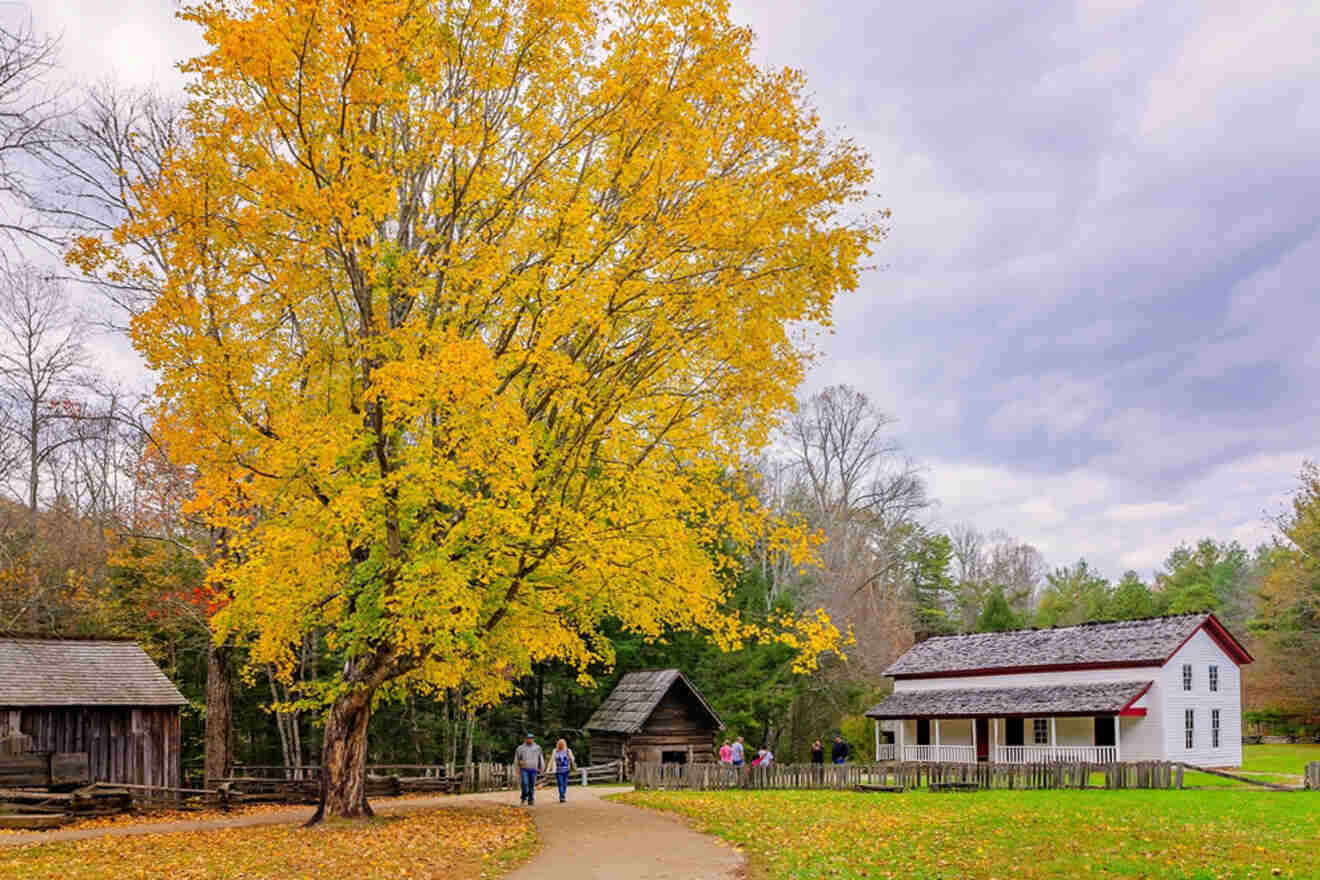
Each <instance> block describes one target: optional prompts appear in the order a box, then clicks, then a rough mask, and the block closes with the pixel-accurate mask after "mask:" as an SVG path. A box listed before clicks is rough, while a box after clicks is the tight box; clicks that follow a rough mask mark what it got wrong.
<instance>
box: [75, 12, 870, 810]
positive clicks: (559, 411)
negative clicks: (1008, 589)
mask: <svg viewBox="0 0 1320 880" xmlns="http://www.w3.org/2000/svg"><path fill="white" fill-rule="evenodd" d="M184 17H185V18H188V19H190V20H192V21H194V22H196V23H197V24H198V25H200V26H201V27H202V28H203V30H204V32H205V36H206V39H207V41H208V43H209V46H210V50H209V52H208V53H207V54H205V55H203V56H201V57H199V58H197V59H195V60H193V61H192V62H190V63H189V64H188V65H187V69H188V70H190V71H191V72H192V73H193V74H194V76H195V79H194V84H193V86H192V89H191V102H190V104H189V106H188V109H187V111H186V113H185V118H184V122H185V125H186V130H187V137H186V139H185V140H184V142H183V143H184V144H185V145H184V146H181V147H180V148H179V149H178V150H177V151H176V152H175V153H174V154H173V155H171V156H170V157H169V161H168V163H167V164H166V167H165V168H164V169H163V170H162V172H161V173H160V175H159V177H158V179H156V180H154V181H153V182H151V183H150V184H143V185H142V187H141V191H140V193H139V194H138V196H139V199H140V203H141V210H140V211H139V212H138V213H137V214H136V215H135V216H134V217H133V218H131V219H130V220H129V221H128V222H127V223H126V224H125V225H124V227H123V228H121V229H120V230H119V231H118V232H117V234H116V235H115V236H114V238H113V239H109V240H102V241H95V240H90V239H89V240H85V241H83V242H81V243H80V245H79V246H78V248H77V249H76V250H75V251H74V252H73V254H72V255H71V259H73V260H74V261H76V262H79V263H81V264H82V265H83V266H84V268H88V269H92V268H95V269H96V270H97V271H100V272H110V273H111V274H112V275H114V274H118V275H119V276H120V277H121V278H122V279H123V280H124V281H125V283H131V284H135V285H138V286H140V287H143V288H146V289H150V290H152V291H153V295H152V302H151V303H150V305H149V307H148V308H146V309H145V311H144V312H143V313H142V314H141V315H140V316H138V317H137V318H136V320H135V322H134V325H133V336H134V340H135V344H136V345H137V347H138V349H139V350H140V351H141V352H142V353H143V355H144V356H145V357H146V358H147V360H148V361H149V363H150V365H151V366H152V367H153V368H154V369H155V370H156V371H157V375H158V377H159V387H158V404H157V418H158V420H159V425H160V427H159V431H158V435H159V436H160V437H161V438H163V442H165V443H166V444H167V445H168V447H169V448H170V450H171V453H172V454H173V455H175V456H177V457H178V459H179V460H180V462H182V463H185V464H187V465H188V466H190V467H192V468H194V469H195V471H196V473H197V474H198V475H199V477H198V482H197V487H196V498H195V500H194V501H193V503H192V504H193V508H194V509H195V510H196V511H198V512H199V513H200V514H202V515H204V516H205V517H206V518H207V520H208V521H209V522H210V523H211V524H212V525H213V526H215V527H216V528H218V529H221V530H223V533H224V534H226V535H228V536H230V538H229V541H228V543H227V545H226V547H225V548H224V553H223V555H222V558H221V560H220V561H219V562H217V563H215V564H214V565H213V568H212V571H211V578H212V580H213V582H214V584H215V586H216V588H217V589H218V590H220V591H221V592H222V593H223V594H224V595H226V596H227V597H228V600H227V605H226V607H225V608H224V610H222V611H221V612H220V613H219V615H218V617H217V621H216V623H217V627H218V629H219V632H220V634H221V636H224V635H226V634H228V635H230V636H233V635H239V636H242V637H245V638H248V639H250V640H251V642H252V650H253V651H254V652H255V657H256V658H257V659H259V660H260V661H261V662H272V663H275V664H277V665H279V664H282V663H283V664H287V663H289V662H290V658H291V656H292V654H291V646H295V645H297V644H298V643H299V642H300V640H301V639H302V637H303V635H304V634H306V633H308V632H324V633H327V638H328V641H329V644H330V647H331V648H332V650H333V651H335V652H336V656H338V657H340V658H342V661H343V665H342V671H341V674H339V675H338V676H337V677H336V679H335V680H333V681H328V682H325V683H324V690H323V692H322V693H321V694H320V696H321V697H322V698H323V699H324V700H325V704H326V705H327V707H328V708H327V714H326V719H325V745H324V752H323V756H322V757H323V765H324V771H323V772H324V774H325V779H326V786H325V797H324V802H323V805H322V806H323V812H324V813H326V814H328V815H355V814H358V813H360V812H361V811H363V810H364V809H367V807H366V805H365V799H364V797H363V763H364V756H365V748H366V729H367V722H368V719H369V717H370V713H371V705H372V701H373V699H376V698H378V697H380V696H382V695H387V694H389V693H393V692H397V691H399V690H401V689H403V688H405V687H417V688H440V687H453V686H457V685H459V684H461V685H463V686H464V687H468V688H471V689H472V690H473V691H474V692H475V693H476V694H477V695H478V697H479V698H488V699H493V698H496V697H498V696H499V695H500V694H502V693H505V692H507V691H508V690H509V688H510V687H511V686H512V682H514V681H515V680H516V679H517V678H518V677H519V676H521V675H523V674H525V673H526V672H527V670H528V669H529V667H530V665H531V664H532V663H535V662H537V661H541V660H545V659H552V658H553V659H561V660H563V661H566V662H568V663H571V664H576V665H577V666H579V667H580V668H585V666H586V664H588V663H589V662H592V661H593V660H596V659H602V658H603V659H605V660H608V659H609V644H608V642H606V641H605V640H604V639H602V638H601V637H600V635H599V630H598V626H599V624H600V622H601V621H602V620H605V619H608V618H614V619H617V620H620V621H622V623H623V625H624V626H626V627H628V628H630V629H632V630H634V631H637V632H641V633H644V634H651V635H658V634H660V633H662V632H664V631H665V630H666V628H670V627H678V628H685V629H691V630H697V631H704V632H707V633H709V634H711V635H712V636H713V637H714V638H716V639H719V640H721V641H722V642H724V643H726V644H731V643H736V642H737V641H738V640H739V639H742V638H745V637H746V636H747V635H748V633H747V631H746V625H744V624H739V623H738V622H737V620H736V619H734V618H732V617H730V616H729V615H728V614H726V613H725V612H723V611H722V610H721V608H722V604H723V598H724V597H723V593H722V588H721V580H720V578H719V576H718V574H719V569H720V568H721V566H723V565H725V564H726V563H727V562H728V560H726V559H723V558H722V557H721V551H720V550H719V549H718V548H729V547H736V545H737V544H738V542H739V541H744V540H750V539H752V538H753V537H754V536H756V535H758V534H760V535H763V534H764V533H765V530H766V529H767V528H769V529H771V530H774V529H775V528H777V526H776V524H774V523H769V524H767V522H766V521H765V516H764V514H763V513H762V512H761V511H759V510H758V509H757V508H756V506H755V505H754V504H752V503H750V502H749V501H748V500H747V499H746V497H744V494H743V493H741V492H740V491H739V490H738V481H737V480H736V479H735V476H734V475H736V474H737V473H738V466H739V464H740V463H741V462H743V461H746V460H748V458H747V457H748V454H749V453H750V452H751V451H753V450H755V449H756V448H757V447H758V446H760V445H762V444H763V443H764V442H765V440H766V437H767V434H768V432H769V431H770V430H771V429H772V427H773V425H774V422H775V419H776V417H777V414H779V413H781V412H783V411H784V409H785V408H786V407H787V406H788V405H789V404H790V401H791V396H792V394H793V392H794V390H795V388H796V386H797V384H798V382H799V380H800V378H801V374H802V371H803V368H804V364H805V361H806V358H807V353H806V350H805V348H804V339H803V338H802V337H801V336H800V335H799V334H801V333H802V331H803V328H810V327H812V326H816V325H820V324H822V323H824V322H827V321H828V318H829V311H830V306H831V302H832V299H833V297H834V296H835V295H836V294H837V293H838V292H839V291H842V290H846V289H850V288H852V287H853V286H854V285H855V283H856V280H857V272H858V270H859V263H860V261H861V260H863V259H864V258H865V255H866V254H867V253H868V252H869V248H870V246H871V245H872V244H873V243H874V241H875V240H876V239H877V237H878V236H879V235H880V234H881V233H882V229H881V228H880V225H879V223H880V222H881V221H882V220H883V217H882V216H877V215H875V214H867V213H864V212H863V208H864V205H863V201H864V198H865V191H864V189H863V187H864V186H865V184H866V181H867V178H868V176H869V167H868V159H867V157H866V156H865V154H864V153H863V152H862V151H861V150H859V149H858V148H857V147H856V146H855V145H854V144H852V143H851V142H849V141H847V140H844V139H840V138H834V137H831V136H829V135H827V134H826V133H824V132H823V131H822V128H821V126H820V124H819V122H818V120H817V118H816V117H815V115H814V113H813V112H812V110H811V109H810V106H809V105H808V103H807V101H806V100H805V99H804V95H803V81H802V79H801V76H800V75H799V74H798V73H796V72H793V71H787V70H785V71H766V70H763V69H760V68H758V67H757V65H756V64H755V63H754V62H753V60H752V58H751V50H752V40H751V35H750V34H749V33H748V32H747V31H746V30H745V29H740V28H737V27H734V26H733V25H732V24H731V23H730V21H729V19H728V13H727V9H726V4H725V3H724V2H722V0H624V2H618V3H600V2H593V0H490V2H487V0H457V2H439V0H208V2H205V3H202V4H201V5H198V6H194V7H192V8H190V9H189V10H187V11H186V12H185V13H184ZM141 241H152V242H157V243H159V245H158V251H157V252H155V253H152V254H150V255H149V257H150V258H149V259H144V258H143V256H144V255H142V254H139V253H137V252H135V251H134V250H133V247H132V246H131V245H130V243H131V242H141ZM162 267H163V268H162ZM784 534H785V538H784V540H785V541H788V542H793V541H794V538H793V536H792V531H791V530H788V531H786V532H785V533H784ZM724 552H727V551H724ZM772 628H773V630H774V632H773V633H772V634H770V635H771V636H772V637H776V638H781V639H785V640H788V641H790V642H792V643H793V644H795V645H796V646H797V647H799V648H800V649H801V650H802V654H803V657H804V662H807V663H810V662H811V658H812V657H813V655H814V654H816V653H818V652H819V651H821V650H822V649H826V648H828V647H829V646H830V645H831V644H832V643H833V641H834V639H835V638H836V637H837V632H836V631H835V630H834V629H833V627H832V626H831V625H830V624H829V622H828V621H827V620H825V619H823V618H817V617H809V618H801V619H796V620H784V621H779V622H778V623H777V625H775V626H773V627H772ZM760 635H761V636H766V635H767V633H766V632H764V631H763V632H761V633H760Z"/></svg>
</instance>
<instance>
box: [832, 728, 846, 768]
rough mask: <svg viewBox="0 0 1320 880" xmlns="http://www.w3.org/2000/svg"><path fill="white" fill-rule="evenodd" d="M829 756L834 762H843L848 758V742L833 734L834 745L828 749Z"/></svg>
mask: <svg viewBox="0 0 1320 880" xmlns="http://www.w3.org/2000/svg"><path fill="white" fill-rule="evenodd" d="M830 757H831V758H833V759H834V763H836V764H843V763H845V762H846V761H847V760H848V744H847V743H846V742H844V741H843V737H842V736H839V735H838V734H835V736H834V747H833V748H831V749H830Z"/></svg>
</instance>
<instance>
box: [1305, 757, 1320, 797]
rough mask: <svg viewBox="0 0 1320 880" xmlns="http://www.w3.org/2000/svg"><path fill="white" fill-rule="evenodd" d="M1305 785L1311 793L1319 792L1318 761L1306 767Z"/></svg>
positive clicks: (1319, 771) (1319, 774)
mask: <svg viewBox="0 0 1320 880" xmlns="http://www.w3.org/2000/svg"><path fill="white" fill-rule="evenodd" d="M1304 778H1305V785H1306V787H1307V788H1308V789H1310V790H1311V791H1320V761H1312V762H1311V763H1310V764H1307V765H1306V773H1305V776H1304Z"/></svg>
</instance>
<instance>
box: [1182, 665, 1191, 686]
mask: <svg viewBox="0 0 1320 880" xmlns="http://www.w3.org/2000/svg"><path fill="white" fill-rule="evenodd" d="M1191 689H1192V664H1190V663H1184V664H1183V690H1185V691H1190V690H1191Z"/></svg>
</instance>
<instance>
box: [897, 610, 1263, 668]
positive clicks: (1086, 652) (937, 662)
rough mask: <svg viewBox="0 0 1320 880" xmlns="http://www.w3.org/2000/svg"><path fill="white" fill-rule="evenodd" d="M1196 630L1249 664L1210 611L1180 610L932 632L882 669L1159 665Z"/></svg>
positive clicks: (1232, 638) (1239, 647) (1226, 651)
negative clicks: (982, 630) (984, 630)
mask: <svg viewBox="0 0 1320 880" xmlns="http://www.w3.org/2000/svg"><path fill="white" fill-rule="evenodd" d="M1201 629H1205V631H1206V633H1207V634H1208V635H1209V636H1210V637H1211V638H1213V639H1214V640H1215V641H1216V642H1218V643H1219V646H1220V647H1221V648H1223V649H1224V652H1225V653H1227V654H1228V655H1229V656H1230V657H1232V658H1233V660H1234V661H1235V662H1237V663H1238V664H1244V663H1250V662H1251V655H1250V654H1248V653H1247V650H1246V649H1245V648H1243V647H1242V644H1241V643H1240V642H1238V640H1237V639H1235V638H1234V637H1233V635H1232V634H1231V633H1229V631H1228V630H1226V629H1225V628H1224V626H1223V624H1221V623H1220V622H1219V620H1218V619H1217V618H1216V617H1215V616H1214V615H1213V614H1180V615H1175V616H1172V617H1151V618H1147V619H1145V620H1122V621H1118V622H1117V623H1084V624H1081V625H1079V626H1061V627H1056V628H1053V629H1024V630H1014V631H1011V632H1000V633H975V634H972V635H966V636H937V637H935V638H932V639H927V640H926V641H924V642H920V643H918V644H916V645H913V646H912V648H911V649H909V650H908V652H907V653H905V654H904V655H903V656H902V657H899V658H898V660H896V661H894V664H893V665H892V666H890V667H889V668H888V669H886V670H885V675H889V676H893V677H894V678H923V677H934V676H949V675H972V674H978V673H982V674H988V673H997V672H1027V671H1041V670H1046V669H1076V668H1101V667H1116V666H1162V665H1164V663H1165V662H1167V661H1168V659H1169V658H1170V657H1172V656H1173V654H1174V652H1176V651H1177V650H1178V649H1179V648H1181V647H1182V646H1183V644H1184V643H1186V642H1187V640H1188V639H1190V638H1191V637H1192V636H1193V635H1195V634H1196V633H1197V631H1199V630H1201Z"/></svg>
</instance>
